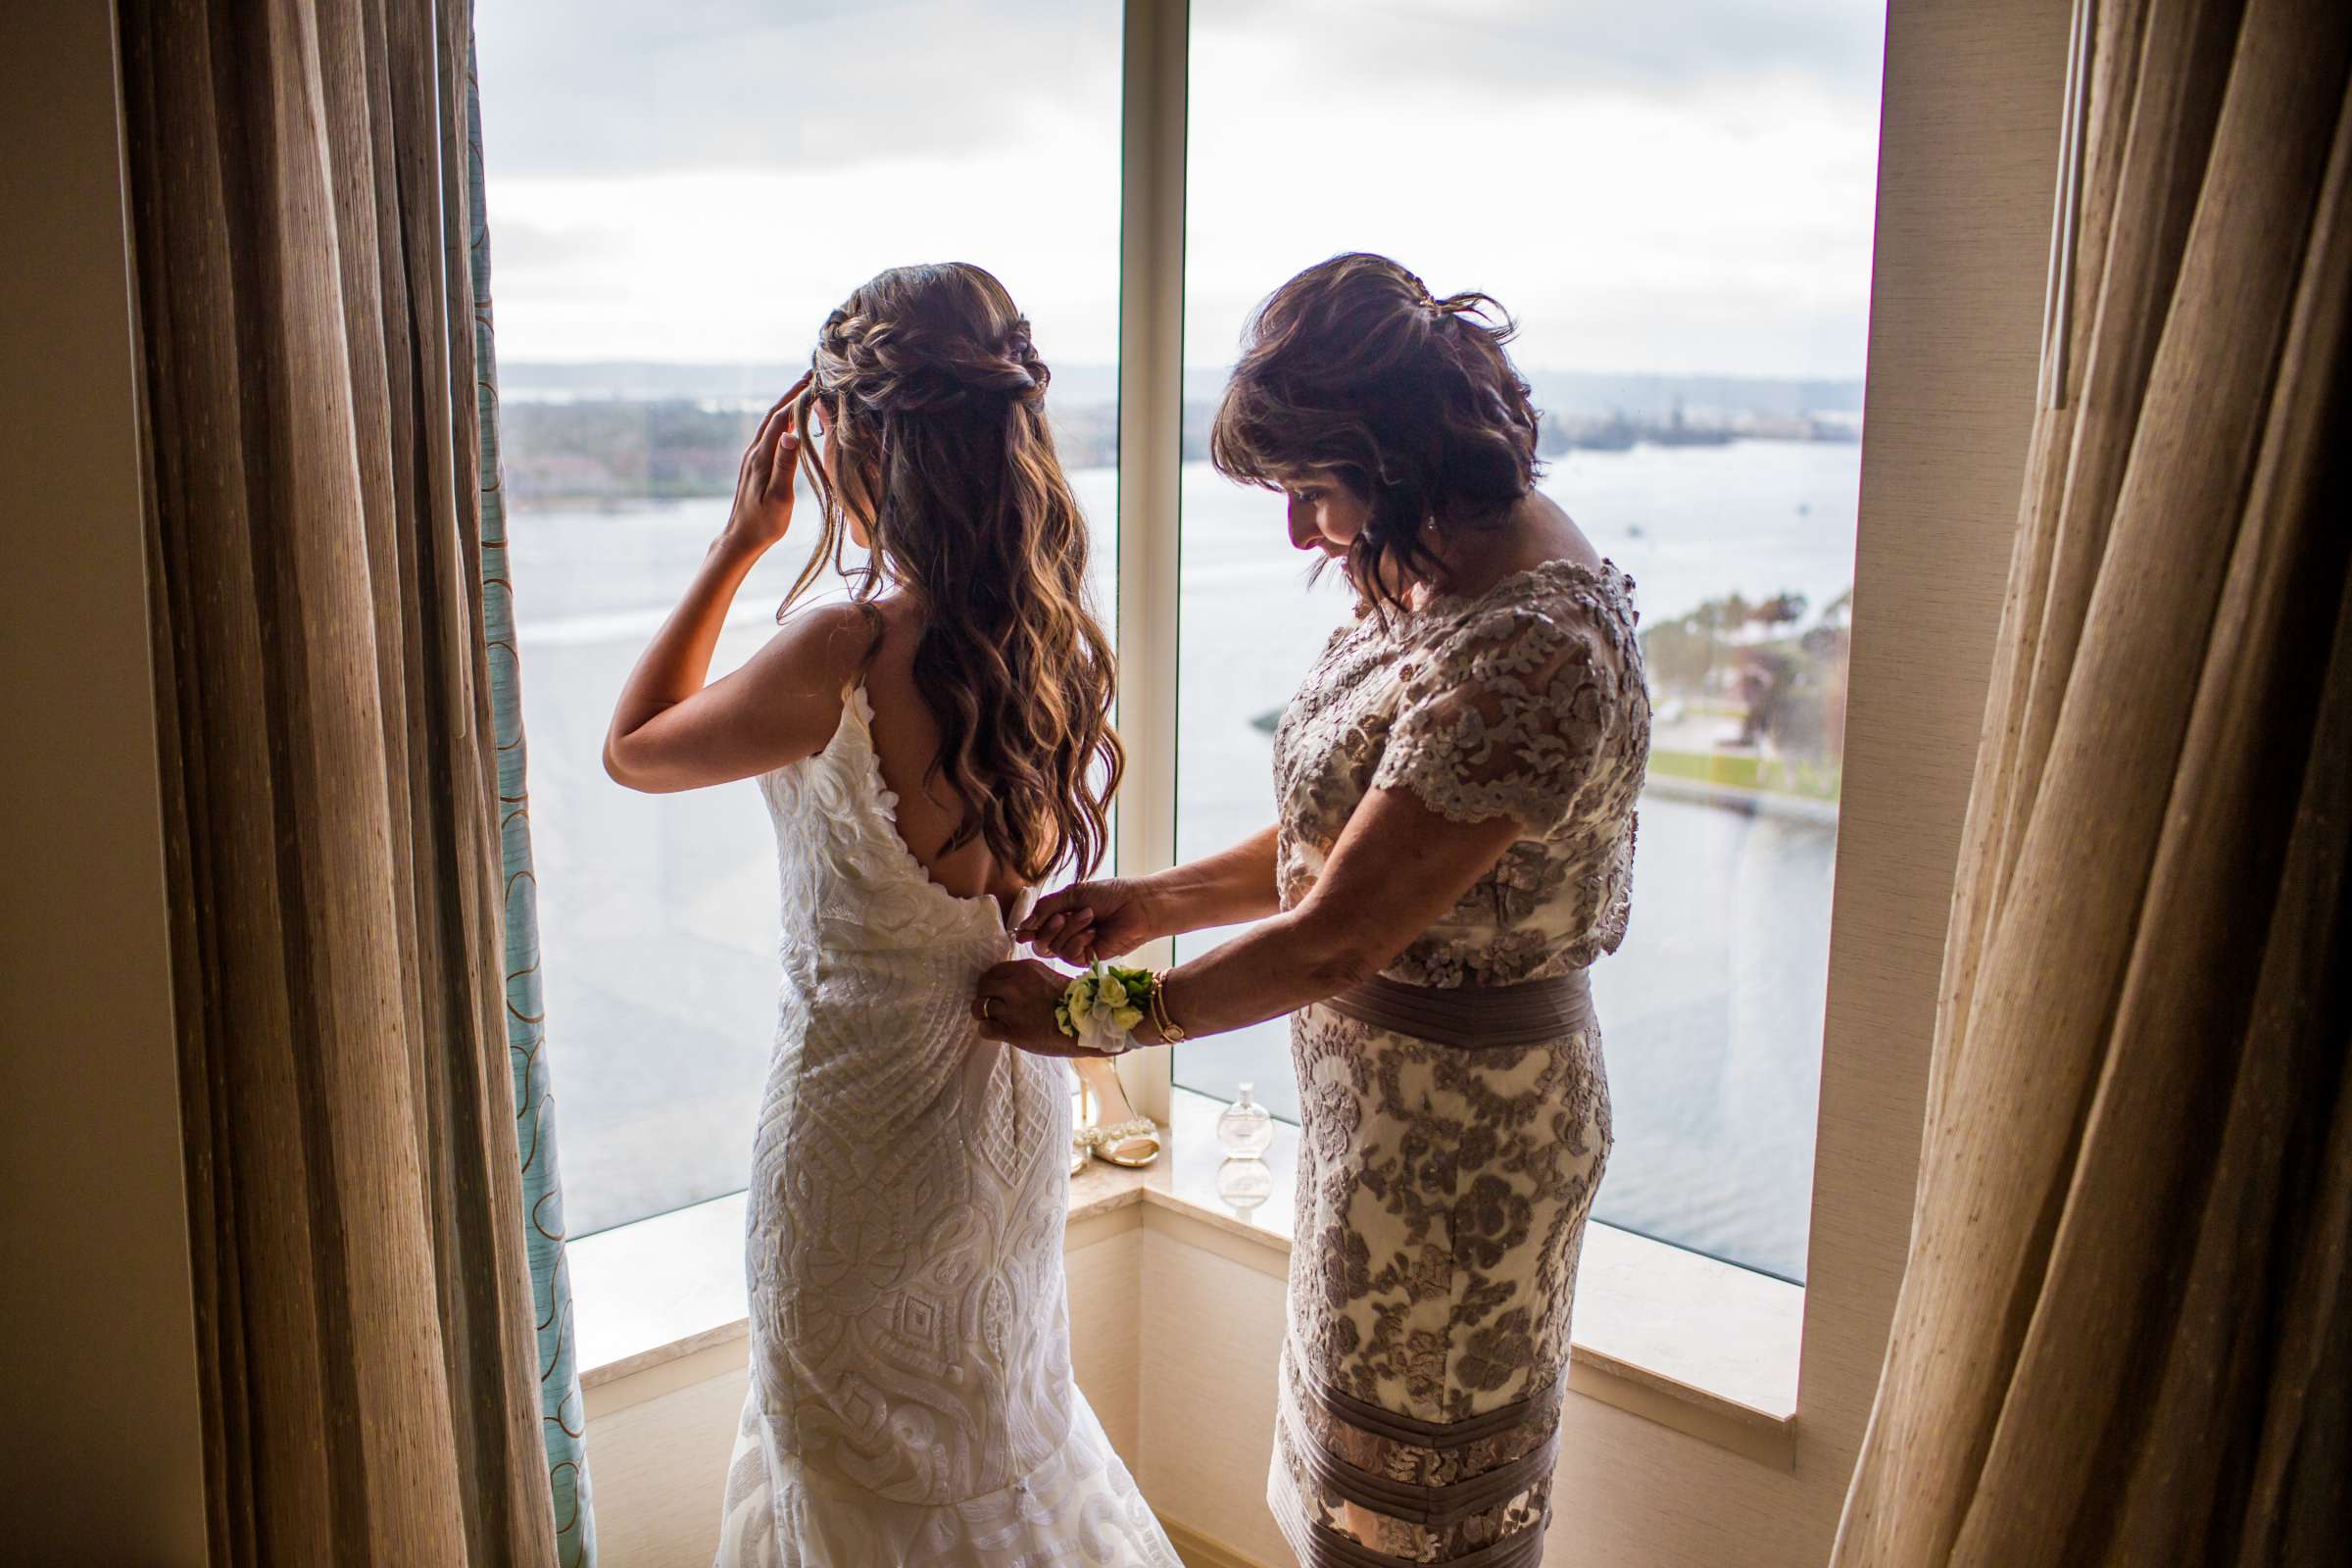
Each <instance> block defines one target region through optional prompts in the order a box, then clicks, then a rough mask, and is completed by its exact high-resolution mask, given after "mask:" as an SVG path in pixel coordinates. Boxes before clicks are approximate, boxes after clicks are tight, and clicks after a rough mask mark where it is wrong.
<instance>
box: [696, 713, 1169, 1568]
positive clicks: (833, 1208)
mask: <svg viewBox="0 0 2352 1568" xmlns="http://www.w3.org/2000/svg"><path fill="white" fill-rule="evenodd" d="M872 718H873V712H872V708H871V706H870V705H869V702H868V700H867V697H866V694H865V689H864V687H863V686H862V685H860V686H859V687H858V688H857V689H856V690H855V691H853V692H852V693H851V694H850V699H849V702H848V703H847V705H846V706H845V707H844V710H843V711H842V716H841V727H840V729H839V730H838V731H837V732H836V734H835V735H834V737H833V742H832V744H831V745H829V746H827V747H826V748H825V750H824V751H823V752H822V753H820V754H819V755H817V756H815V757H811V758H809V759H808V760H805V761H801V762H795V763H793V764H791V765H790V766H787V767H782V768H778V769H777V770H776V771H774V772H772V773H769V774H767V775H765V776H764V777H763V778H761V779H760V790H761V793H762V795H764V797H765V798H766V801H767V807H768V810H769V812H770V813H771V814H772V815H773V817H774V819H775V825H776V846H777V850H776V853H777V860H778V863H779V867H780V873H781V878H780V879H781V883H782V887H783V903H784V911H785V929H784V941H783V963H784V982H783V988H782V1003H781V1020H780V1022H779V1024H778V1028H777V1036H776V1052H775V1059H774V1063H773V1065H772V1067H771V1068H770V1070H769V1074H768V1080H767V1090H766V1093H765V1094H764V1095H763V1096H762V1097H761V1101H760V1122H759V1132H758V1135H757V1139H756V1141H755V1143H754V1146H753V1149H754V1152H753V1165H752V1190H751V1239H750V1250H749V1262H750V1268H751V1300H752V1388H751V1395H750V1397H749V1398H748V1399H746V1400H745V1402H744V1411H743V1427H742V1430H741V1433H740V1435H739V1436H738V1438H737V1440H736V1445H735V1458H734V1463H733V1465H732V1467H731V1469H730V1472H729V1474H728V1477H727V1495H726V1506H725V1518H724V1524H723V1526H722V1534H721V1537H720V1541H719V1549H718V1558H717V1561H718V1562H719V1564H721V1565H724V1568H735V1565H743V1568H770V1565H777V1564H796V1565H797V1564H802V1563H807V1564H812V1565H813V1564H824V1565H828V1568H851V1565H864V1564H876V1565H881V1564H899V1563H935V1562H937V1563H959V1564H960V1563H972V1564H981V1563H986V1564H999V1563H1002V1564H1005V1565H1007V1568H1010V1565H1014V1564H1018V1565H1022V1568H1029V1565H1038V1568H1045V1565H1052V1564H1065V1563H1066V1564H1073V1565H1075V1564H1089V1565H1092V1564H1103V1565H1112V1564H1116V1565H1122V1568H1123V1565H1126V1564H1166V1565H1168V1568H1174V1564H1175V1560H1176V1559H1175V1557H1174V1555H1173V1554H1172V1552H1170V1550H1169V1549H1168V1547H1167V1544H1166V1542H1165V1538H1164V1537H1163V1536H1162V1535H1161V1534H1160V1530H1159V1526H1158V1524H1157V1523H1156V1522H1155V1521H1154V1520H1153V1518H1152V1511H1151V1509H1150V1508H1149V1507H1147V1506H1146V1505H1145V1503H1144V1500H1143V1497H1142V1496H1141V1495H1140V1494H1138V1493H1137V1491H1136V1488H1135V1484H1134V1482H1133V1481H1131V1480H1130V1479H1129V1478H1128V1474H1127V1470H1126V1467H1125V1466H1124V1465H1122V1464H1121V1463H1120V1462H1119V1457H1118V1455H1117V1454H1115V1453H1113V1452H1112V1451H1111V1447H1110V1444H1109V1441H1108V1440H1107V1439H1105V1438H1104V1437H1103V1428H1102V1426H1101V1424H1100V1423H1098V1422H1097V1421H1096V1419H1095V1413H1094V1411H1093V1410H1092V1409H1091V1408H1090V1407H1089V1406H1088V1404H1087V1402H1086V1397H1085V1396H1084V1395H1082V1394H1080V1393H1079V1392H1078V1389H1077V1386H1076V1384H1075V1383H1074V1382H1073V1381H1072V1378H1071V1375H1070V1340H1069V1325H1068V1321H1067V1314H1066V1311H1065V1307H1064V1299H1065V1298H1064V1292H1063V1285H1062V1272H1061V1233H1062V1225H1063V1216H1064V1213H1065V1210H1066V1207H1067V1191H1068V1186H1069V1165H1068V1162H1067V1160H1066V1158H1065V1157H1064V1155H1063V1153H1062V1152H1063V1151H1066V1150H1067V1149H1068V1148H1069V1144H1070V1094H1069V1086H1068V1081H1067V1078H1066V1077H1065V1069H1064V1068H1063V1067H1062V1065H1061V1063H1059V1062H1057V1061H1054V1060H1050V1059H1047V1058H1044V1057H1039V1056H1033V1055H1030V1054H1027V1053H1025V1052H1020V1051H1015V1050H1013V1049H1012V1048H1011V1047H1009V1046H1002V1045H996V1044H993V1043H991V1044H985V1045H984V1044H982V1043H981V1042H980V1040H979V1038H978V1035H977V1033H976V1032H975V1030H976V1026H975V1025H974V1023H973V1021H972V1018H971V1014H970V1002H971V995H972V982H973V980H974V978H975V977H976V976H978V975H979V974H980V972H981V971H982V970H984V969H986V968H988V967H989V965H991V964H993V963H995V962H997V961H998V960H1000V959H1001V958H1004V957H1005V956H1007V955H1009V954H1010V953H1011V951H1012V942H1011V940H1010V939H1009V938H1008V937H1007V936H1006V935H1005V925H1006V913H1005V908H1004V907H1003V906H1002V905H1001V904H1000V903H999V902H998V901H997V899H996V898H994V897H992V896H990V895H986V894H983V895H981V896H980V897H977V898H957V897H956V896H955V895H953V894H951V893H949V892H948V891H947V890H946V889H945V888H943V887H941V886H940V885H939V884H938V883H936V882H933V881H932V880H931V879H930V877H929V876H928V874H927V873H926V872H925V871H924V869H923V867H922V866H921V864H919V863H918V862H917V861H916V860H915V858H914V857H913V855H912V854H911V853H910V852H909V851H908V850H907V847H906V845H905V844H904V843H903V842H902V841H901V840H900V838H899V833H898V829H897V827H896V825H895V816H894V813H895V811H896V809H897V805H898V802H897V798H896V797H895V796H894V795H892V794H891V793H890V791H889V790H887V789H885V788H884V787H883V785H882V782H881V773H880V768H879V765H878V761H877V759H876V757H875V753H874V748H873V741H872V734H871V724H872ZM1026 902H1027V901H1026V899H1024V900H1023V901H1022V906H1020V907H1015V909H1014V910H1013V911H1012V912H1013V916H1014V918H1015V919H1017V917H1018V914H1019V913H1020V912H1021V907H1025V905H1026Z"/></svg>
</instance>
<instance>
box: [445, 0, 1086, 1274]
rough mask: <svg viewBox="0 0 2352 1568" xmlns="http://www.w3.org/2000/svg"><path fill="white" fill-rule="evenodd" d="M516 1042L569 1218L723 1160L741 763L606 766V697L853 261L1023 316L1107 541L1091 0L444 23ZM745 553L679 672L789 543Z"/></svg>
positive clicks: (757, 987) (741, 1107)
mask: <svg viewBox="0 0 2352 1568" xmlns="http://www.w3.org/2000/svg"><path fill="white" fill-rule="evenodd" d="M477 23H478V27H479V50H480V70H481V74H482V77H483V80H484V83H485V91H484V93H483V109H484V115H485V118H486V124H485V126H484V141H485V148H484V154H485V161H486V163H487V166H488V175H489V197H488V199H489V210H490V216H491V221H492V225H493V244H494V254H495V258H496V278H497V286H498V290H499V298H498V302H497V309H498V333H499V339H498V341H499V353H500V358H501V383H502V385H501V391H502V400H503V410H504V419H505V425H504V435H505V440H506V453H505V457H506V465H505V472H506V483H507V488H508V502H509V511H510V521H509V531H510V534H511V538H512V558H511V559H512V564H513V569H514V576H515V607H516V616H517V621H518V628H517V629H518V635H519V637H520V641H521V645H522V648H521V652H522V685H523V716H524V725H525V730H526V733H527V735H528V739H529V745H530V784H531V819H532V825H533V829H534V835H535V847H536V851H537V857H538V869H539V876H540V883H541V888H542V894H541V900H540V929H541V939H542V962H543V963H544V966H545V984H546V995H547V1006H548V1018H549V1040H550V1043H551V1047H550V1048H551V1049H552V1050H553V1051H554V1053H555V1061H556V1082H557V1084H558V1086H559V1092H560V1094H561V1096H562V1100H563V1105H562V1111H561V1121H562V1127H563V1132H564V1201H565V1207H566V1211H567V1217H568V1221H569V1227H570V1231H571V1234H572V1235H573V1236H575V1237H577V1236H581V1235H585V1234H588V1233H590V1232H594V1231H599V1230H603V1229H605V1228H607V1227H610V1226H613V1225H619V1224H623V1223H626V1222H628V1221H631V1220H636V1219H640V1218H644V1217H646V1216H649V1215H653V1214H658V1213H663V1212H666V1211H669V1210H672V1209H676V1208H679V1207H682V1206H684V1205H686V1204H689V1203H693V1202H696V1201H701V1200H704V1199H708V1198H711V1197H714V1196H718V1195H721V1194H726V1193H731V1192H735V1191H737V1190H739V1189H741V1188H742V1186H743V1183H744V1180H745V1176H746V1171H747V1168H748V1160H749V1151H750V1147H751V1134H752V1119H753V1113H754V1110H755V1107H756V1105H757V1103H758V1098H759V1094H760V1083H761V1080H762V1078H763V1076H764V1073H765V1066H766V1060H767V1054H768V1047H769V1043H770V1040H771V1038H772V1035H773V1032H774V1024H775V988H776V961H775V942H776V908H775V899H776V893H775V870H774V854H773V850H772V847H771V839H770V833H769V828H768V826H767V822H766V817H765V813H764V811H763V810H762V809H761V807H760V802H759V798H758V795H757V792H756V790H755V789H754V787H753V786H752V785H750V784H748V783H747V784H741V785H736V786H731V787H729V788H726V789H722V790H717V791H712V792H706V793H700V794H696V795H692V796H687V797H649V796H641V795H633V794H631V793H629V792H627V791H625V790H622V789H620V788H619V787H618V786H616V785H614V784H613V783H612V782H611V781H610V780H608V779H607V778H606V776H605V773H604V769H603V765H602V761H601V753H602V747H603V740H604V729H605V724H606V721H607V719H608V718H609V717H610V715H611V711H612V704H613V698H614V696H615V695H616V694H617V692H618V690H619V684H620V681H621V679H622V678H623V676H624V675H625V674H626V673H627V671H628V668H629V666H630V664H631V663H632V662H634V660H635V659H636V656H637V654H638V653H639V651H640V650H641V649H642V648H643V647H644V644H645V641H646V638H647V637H648V635H649V634H650V633H651V632H652V630H653V629H654V627H655V626H656V625H657V624H659V622H660V620H661V618H662V615H663V614H665V613H667V611H668V609H669V608H670V606H671V605H672V604H673V603H674V601H675V597H676V595H677V593H678V591H679V590H680V589H681V588H682V587H683V586H684V585H685V582H686V580H687V578H688V577H689V576H690V575H691V574H692V572H693V570H694V568H695V565H696V564H698V563H699V562H700V561H701V559H702V555H703V551H704V549H705V547H706V546H707V545H708V544H709V542H710V540H711V537H712V536H713V535H714V533H715V532H716V530H717V528H718V527H719V525H720V523H721V522H722V521H723V520H724V518H725V516H726V511H727V504H728V497H729V495H730V493H731V492H732V489H733V485H734V478H735V469H736V462H737V459H738V458H739V456H740V455H741V452H742V449H743V446H744V443H745V441H746V440H747V439H748V438H749V435H750V433H751V431H752V429H753V428H754V426H755V425H756V424H757V422H758V419H759V417H760V414H761V413H762V412H763V411H764V410H765V409H766V407H767V405H768V404H769V403H770V402H771V401H772V400H773V399H774V398H775V397H777V396H778V395H779V394H780V393H781V392H782V391H783V390H784V388H785V386H786V385H787V384H789V383H790V382H791V380H792V379H793V378H794V376H796V375H797V374H798V373H799V370H800V368H801V362H803V361H804V360H805V358H806V355H807V353H808V351H809V346H810V344H811V343H812V341H813V338H814V334H815V331H816V328H817V326H818V324H819V323H820V322H821V321H822V320H823V319H824V317H825V314H826V313H827V312H828V311H830V310H831V309H832V308H833V307H834V306H835V305H837V304H839V303H840V301H841V299H842V298H843V297H844V296H845V295H847V294H848V293H849V291H850V290H851V289H852V288H853V287H855V286H856V285H857V284H858V283H860V282H862V281H863V280H864V279H865V278H867V277H868V276H870V275H872V274H873V273H874V272H875V271H877V270H881V269H882V268H884V267H888V266H895V265H900V264H904V263H909V262H920V261H939V260H947V259H961V260H971V261H976V262H979V263H981V264H982V265H984V266H986V267H988V268H989V269H990V270H992V271H995V272H996V273H997V274H998V275H999V276H1000V277H1001V278H1002V279H1003V280H1004V281H1005V286H1006V287H1007V288H1008V289H1009V290H1010V291H1011V293H1012V295H1013V298H1014V299H1015V300H1017V301H1018V302H1019V303H1020V304H1021V306H1022V308H1023V309H1024V310H1026V311H1027V312H1028V313H1029V316H1030V318H1031V319H1032V321H1033V322H1034V324H1035V328H1036V337H1037V342H1038V346H1039V349H1040V351H1041V353H1042V354H1043V356H1044V357H1045V359H1046V360H1047V362H1048V363H1049V364H1050V365H1051V366H1052V367H1053V368H1054V383H1053V391H1052V395H1051V399H1050V402H1049V407H1050V408H1051V409H1052V411H1053V415H1054V422H1055V429H1056V436H1057V439H1058V441H1059V443H1060V447H1061V452H1062V456H1063V460H1064V462H1065V464H1066V465H1067V466H1068V467H1069V469H1070V471H1071V477H1072V479H1073V481H1074V483H1075V485H1076V487H1077V490H1078V494H1079V499H1080V501H1081V503H1082V504H1083V505H1084V506H1085V507H1086V509H1087V511H1088V515H1089V516H1090V518H1092V520H1093V522H1094V525H1095V528H1096V532H1097V550H1096V557H1097V564H1098V567H1099V570H1098V580H1099V582H1101V583H1102V584H1103V592H1102V597H1101V598H1100V600H1099V608H1100V610H1101V612H1102V613H1103V615H1104V617H1105V619H1106V620H1107V618H1108V616H1109V614H1110V613H1111V604H1110V599H1109V595H1108V585H1109V583H1110V582H1111V580H1112V570H1113V561H1114V556H1115V549H1114V544H1115V540H1114V534H1113V529H1114V527H1115V515H1116V503H1117V494H1116V472H1115V468H1114V466H1113V465H1114V461H1115V460H1114V446H1115V439H1116V419H1115V412H1116V400H1117V386H1118V381H1117V354H1118V281H1119V280H1118V243H1119V80H1120V77H1119V70H1120V64H1119V47H1120V36H1119V29H1120V17H1119V11H1118V8H1117V7H1115V6H1106V5H1100V4H1089V3H1086V0H1042V3H1039V4H1033V5H1029V6H1025V7H1022V8H1019V9H1018V10H1017V11H1001V10H992V11H990V12H988V13H985V14H983V13H980V12H975V11H973V10H971V9H969V8H965V7H961V6H956V5H951V4H946V3H932V0H925V3H912V4H902V5H893V6H888V7H866V8H862V9H849V10H828V11H826V12H823V13H821V14H820V13H818V12H816V10H815V8H791V9H787V10H780V11H778V12H776V13H773V14H771V13H768V12H766V11H764V10H762V9H759V8H736V7H714V8H690V9H686V10H681V11H674V12H673V11H669V10H663V9H662V8H656V7H645V6H637V5H626V4H618V3H611V0H605V3H597V4H592V5H588V6H580V5H576V4H574V5H557V4H553V3H551V0H504V3H502V4H499V5H496V6H485V7H483V8H482V9H481V12H480V15H479V17H478V19H477ZM809 532H812V530H809V531H808V532H804V530H802V529H801V528H799V527H796V529H795V533H794V536H793V537H792V538H789V539H787V540H786V541H785V543H784V544H783V545H782V546H781V547H779V548H778V549H777V550H776V551H775V552H774V553H773V554H772V555H771V556H770V557H769V558H768V559H767V560H766V561H764V562H763V563H762V564H761V565H760V569H759V570H758V571H757V572H756V573H755V574H754V575H753V577H752V579H751V581H750V582H749V583H748V584H747V585H746V586H745V589H744V591H743V594H742V596H741V598H740V599H739V600H738V602H737V606H736V610H735V613H734V616H733V618H732V619H731V620H730V622H729V625H728V630H727V632H726V635H725V637H724V638H723V639H722V640H721V642H720V645H719V649H718V654H717V658H716V659H715V661H714V662H713V667H714V669H719V670H723V669H726V668H729V667H732V666H733V665H734V664H735V663H738V662H741V661H742V660H743V659H744V658H745V657H746V656H747V655H748V654H749V653H750V652H751V651H752V650H753V649H755V648H757V647H758V646H759V645H760V642H761V641H762V640H764V638H765V637H766V636H767V634H768V632H769V629H770V622H771V616H772V613H773V612H774V610H775V608H776V606H777V604H778V602H779V601H780V599H781V598H782V596H783V594H784V592H785V591H786V589H787V588H788V587H789V585H790V583H791V581H792V578H793V577H794V575H795V574H796V573H797V571H798V569H799V566H800V564H801V563H802V561H803V559H804V558H805V554H806V550H807V545H806V543H805V540H806V539H807V537H809Z"/></svg>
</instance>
